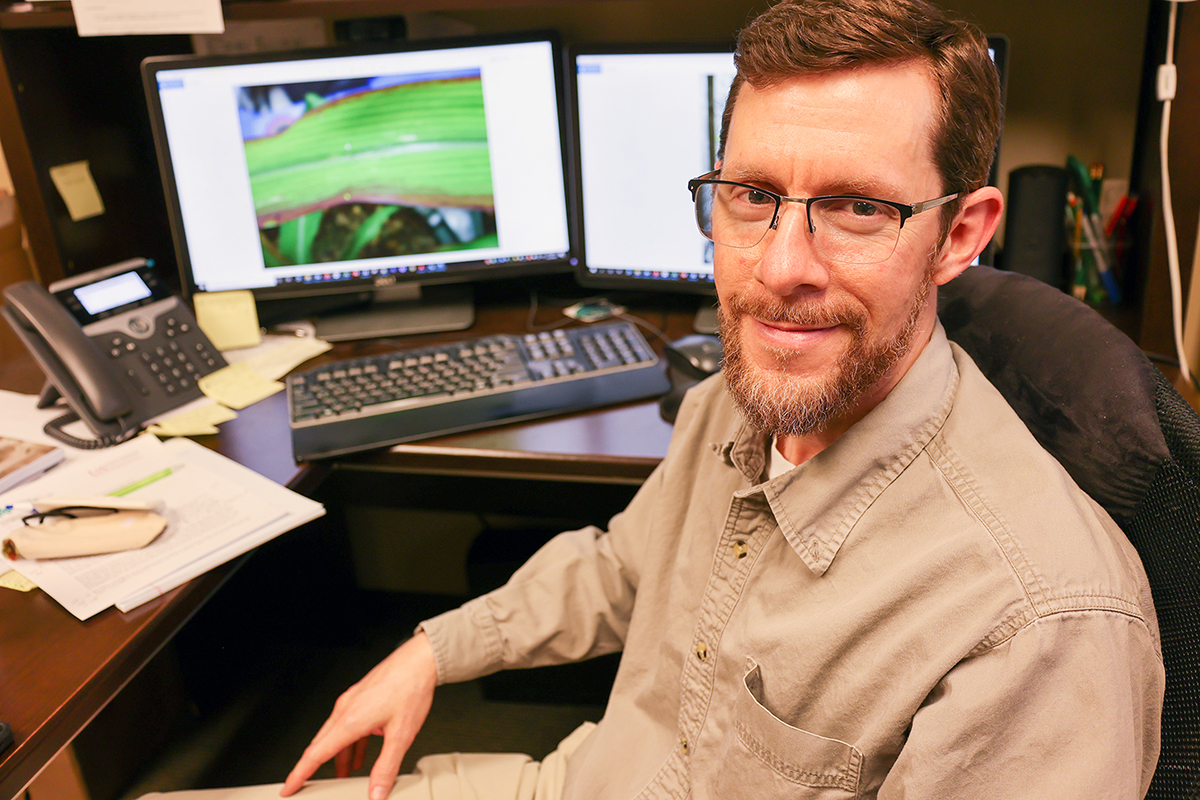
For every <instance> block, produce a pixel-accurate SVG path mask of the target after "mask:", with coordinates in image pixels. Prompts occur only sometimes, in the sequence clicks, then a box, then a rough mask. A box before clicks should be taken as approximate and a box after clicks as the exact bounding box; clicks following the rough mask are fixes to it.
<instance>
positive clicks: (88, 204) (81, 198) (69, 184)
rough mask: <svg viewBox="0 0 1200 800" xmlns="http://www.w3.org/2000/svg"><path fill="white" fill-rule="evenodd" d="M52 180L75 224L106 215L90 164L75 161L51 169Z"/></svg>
mask: <svg viewBox="0 0 1200 800" xmlns="http://www.w3.org/2000/svg"><path fill="white" fill-rule="evenodd" d="M50 180H51V181H53V182H54V188H56V189H58V193H59V194H60V195H61V196H62V199H63V202H64V203H66V204H67V213H68V214H70V215H71V219H72V220H74V221H75V222H79V221H80V220H82V219H88V218H89V217H96V216H99V215H100V214H103V213H104V201H103V200H101V199H100V190H99V189H97V188H96V181H95V180H93V179H92V168H91V166H90V165H89V164H88V162H86V161H74V162H72V163H70V164H59V165H58V166H57V167H51V168H50Z"/></svg>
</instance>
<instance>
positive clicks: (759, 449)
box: [714, 323, 958, 575]
mask: <svg viewBox="0 0 1200 800" xmlns="http://www.w3.org/2000/svg"><path fill="white" fill-rule="evenodd" d="M957 386H958V368H957V366H956V365H955V363H954V357H953V353H952V351H951V348H950V343H949V341H948V340H947V339H946V333H945V331H944V330H943V328H942V326H941V323H938V324H937V326H936V328H935V329H934V332H933V336H932V338H931V340H930V342H929V344H928V345H926V347H925V350H924V351H923V352H922V353H921V355H920V357H919V358H918V359H917V361H916V362H915V363H914V364H913V365H912V367H911V368H910V369H909V371H908V373H907V374H905V376H904V377H903V378H901V380H900V382H899V383H898V384H897V385H896V387H895V388H894V389H892V391H891V392H890V393H889V394H888V396H887V397H885V398H884V399H883V401H882V402H881V403H880V404H879V405H878V406H876V407H875V408H874V409H872V411H871V412H870V413H869V414H867V416H866V417H864V418H863V419H861V420H860V421H859V422H858V423H857V424H855V425H854V427H852V428H851V429H850V430H848V431H847V432H846V433H844V434H843V435H842V436H841V437H839V438H838V440H837V441H836V442H834V443H833V444H832V445H830V446H829V447H827V448H826V449H825V450H823V451H821V452H820V453H818V454H817V455H816V456H814V457H813V458H811V459H809V460H808V461H806V462H805V463H804V464H801V465H800V466H798V467H796V468H795V469H793V470H790V471H789V472H786V473H785V474H783V475H780V476H778V477H777V478H775V479H773V480H770V481H767V482H765V483H761V481H762V480H763V478H764V477H765V468H766V463H767V461H766V459H767V450H766V448H767V446H768V442H769V439H768V437H766V436H765V435H764V434H763V433H761V432H759V431H757V430H755V429H754V428H753V427H751V426H750V425H749V424H748V423H746V422H745V421H743V422H742V424H741V425H740V426H739V428H738V430H737V432H736V433H735V434H734V436H733V438H732V439H731V440H729V441H727V442H725V443H723V444H719V445H714V450H715V451H716V452H717V454H718V455H719V456H720V457H721V458H722V459H723V460H724V461H725V462H726V463H727V464H728V465H729V466H732V467H734V468H736V469H738V470H739V471H740V472H741V473H742V474H743V475H744V476H745V477H746V479H747V480H748V481H749V482H750V483H751V484H754V485H753V486H751V487H749V488H747V489H744V490H742V491H740V492H738V493H737V494H738V495H739V496H748V495H752V494H756V493H759V492H761V493H762V494H763V496H764V497H765V498H766V500H767V502H768V504H769V505H770V507H771V511H772V512H773V513H774V515H775V519H776V521H777V522H778V524H779V527H780V530H781V531H782V532H783V535H784V537H785V538H786V539H787V541H788V543H789V544H790V545H791V546H792V549H794V550H795V551H796V553H797V554H798V555H799V556H800V557H801V558H802V559H803V560H804V563H805V564H807V565H808V567H809V569H811V570H812V571H813V572H814V573H815V574H816V575H823V574H825V571H826V570H828V569H829V565H830V564H831V563H833V558H834V556H836V555H837V552H838V550H839V548H841V546H842V543H843V542H845V540H846V537H848V536H849V535H850V531H851V530H853V528H854V525H855V524H856V523H857V522H858V520H859V518H860V517H861V516H862V514H863V512H864V511H866V509H867V508H868V507H869V506H870V505H871V503H872V502H874V500H875V499H876V498H877V497H878V496H879V495H880V493H882V492H883V490H884V489H885V488H886V487H887V486H888V485H889V484H890V483H891V482H892V481H894V480H895V479H896V478H897V477H898V476H899V475H900V474H901V473H902V472H903V471H904V470H905V468H907V467H908V465H909V464H910V463H912V461H913V459H914V458H916V457H917V455H918V454H919V453H920V452H921V451H922V450H923V449H924V448H925V446H926V445H927V444H928V443H929V441H930V440H931V439H932V438H933V436H934V434H936V433H937V431H938V430H939V429H940V428H941V426H942V424H943V423H944V422H945V420H946V417H947V416H948V415H949V413H950V408H951V406H952V404H953V399H954V394H955V391H956V389H957Z"/></svg>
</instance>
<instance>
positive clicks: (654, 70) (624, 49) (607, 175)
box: [572, 44, 734, 294]
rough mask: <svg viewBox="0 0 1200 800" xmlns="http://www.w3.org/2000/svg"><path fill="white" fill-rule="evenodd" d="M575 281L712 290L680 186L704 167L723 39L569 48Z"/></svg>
mask: <svg viewBox="0 0 1200 800" xmlns="http://www.w3.org/2000/svg"><path fill="white" fill-rule="evenodd" d="M572 60H573V61H574V67H575V75H574V79H575V80H574V91H573V94H572V97H573V99H574V105H575V121H576V124H577V142H578V147H579V152H578V161H577V163H578V166H579V175H578V178H579V187H578V201H579V202H578V211H579V231H580V239H581V242H582V248H581V249H582V252H583V257H582V263H581V265H580V267H579V269H578V270H577V273H576V274H577V276H578V278H579V280H580V282H581V283H584V284H585V285H589V286H595V287H613V288H621V287H625V288H633V287H641V288H650V289H659V290H663V291H685V292H698V293H704V294H712V293H713V277H712V276H713V267H712V243H711V242H709V241H708V240H706V239H704V237H702V236H701V235H700V233H699V231H697V230H696V219H695V213H694V211H693V209H692V203H691V200H690V198H689V197H688V193H687V182H688V179H689V178H694V177H696V176H697V175H700V174H702V173H704V172H707V171H709V170H711V169H712V168H713V163H714V162H715V161H716V157H717V156H716V154H717V146H718V139H719V137H720V133H721V114H722V112H723V110H724V108H725V98H726V96H727V95H728V93H729V85H730V83H731V82H732V80H733V73H734V66H733V47H732V45H723V46H718V45H713V46H698V45H695V44H691V45H684V46H663V45H657V46H648V45H639V46H634V45H620V46H616V45H610V46H600V47H590V48H587V49H585V50H584V49H581V50H578V51H576V52H575V53H573V55H572Z"/></svg>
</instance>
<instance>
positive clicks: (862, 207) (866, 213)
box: [850, 200, 879, 217]
mask: <svg viewBox="0 0 1200 800" xmlns="http://www.w3.org/2000/svg"><path fill="white" fill-rule="evenodd" d="M850 211H851V213H853V214H854V215H855V216H856V217H871V216H874V215H875V214H878V213H879V206H877V205H876V204H875V203H872V202H869V201H867V200H855V201H854V202H853V203H852V204H851V206H850Z"/></svg>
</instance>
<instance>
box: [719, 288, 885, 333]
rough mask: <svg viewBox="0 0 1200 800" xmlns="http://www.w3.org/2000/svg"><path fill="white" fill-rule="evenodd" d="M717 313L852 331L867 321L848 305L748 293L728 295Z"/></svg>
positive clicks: (858, 311)
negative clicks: (846, 328)
mask: <svg viewBox="0 0 1200 800" xmlns="http://www.w3.org/2000/svg"><path fill="white" fill-rule="evenodd" d="M720 313H721V314H722V315H725V314H728V315H729V316H730V317H732V318H737V317H741V316H751V317H754V318H755V319H757V320H761V321H762V322H779V323H788V324H792V325H806V326H815V327H832V326H835V325H845V326H847V327H849V328H850V329H851V330H861V329H862V328H863V326H864V325H865V324H866V319H865V315H864V314H863V313H862V312H861V311H860V310H859V309H857V308H853V307H851V306H849V305H848V304H832V305H831V304H829V303H819V302H812V301H807V300H799V301H796V300H793V301H790V302H788V301H784V300H781V299H779V298H775V297H762V296H748V295H746V294H743V293H739V294H733V295H730V296H729V298H728V302H727V303H725V304H724V305H723V306H722V307H721V309H720Z"/></svg>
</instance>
